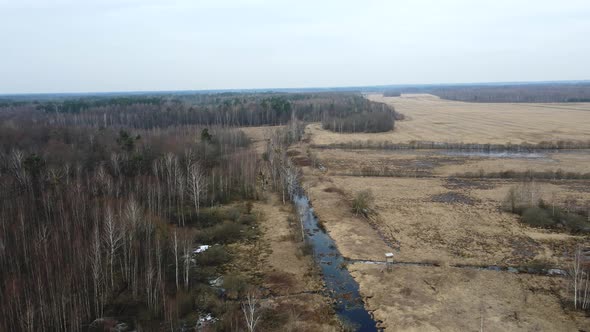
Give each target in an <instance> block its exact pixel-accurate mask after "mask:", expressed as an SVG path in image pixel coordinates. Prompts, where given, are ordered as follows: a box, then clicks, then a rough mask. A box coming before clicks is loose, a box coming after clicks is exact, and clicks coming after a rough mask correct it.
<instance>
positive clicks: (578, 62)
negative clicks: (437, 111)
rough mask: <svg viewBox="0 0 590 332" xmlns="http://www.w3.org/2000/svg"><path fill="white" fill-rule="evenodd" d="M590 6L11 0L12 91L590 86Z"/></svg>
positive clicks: (496, 1) (542, 0)
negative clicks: (532, 83)
mask: <svg viewBox="0 0 590 332" xmlns="http://www.w3.org/2000/svg"><path fill="white" fill-rule="evenodd" d="M589 36H590V1H588V0H579V1H578V0H561V1H555V0H551V1H546V0H510V1H508V0H493V1H487V0H483V1H478V0H429V1H427V0H389V1H380V0H362V1H361V0H358V1H349V0H339V1H334V0H313V1H312V0H297V1H281V0H272V1H271V0H235V1H229V0H47V1H42V0H0V94H10V93H40V92H46V93H58V92H109V91H157V90H203V89H249V88H302V87H334V86H338V87H340V86H365V85H386V84H424V83H434V84H435V83H467V82H515V81H548V80H586V79H590V42H588V41H589V39H588V38H589Z"/></svg>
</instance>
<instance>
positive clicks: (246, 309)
mask: <svg viewBox="0 0 590 332" xmlns="http://www.w3.org/2000/svg"><path fill="white" fill-rule="evenodd" d="M259 309H260V305H259V304H258V300H257V299H256V297H255V296H254V294H253V292H251V291H250V292H248V294H247V295H246V300H245V301H242V312H243V313H244V319H245V320H246V327H247V328H248V331H249V332H254V331H255V330H256V325H258V322H259V321H260V313H259Z"/></svg>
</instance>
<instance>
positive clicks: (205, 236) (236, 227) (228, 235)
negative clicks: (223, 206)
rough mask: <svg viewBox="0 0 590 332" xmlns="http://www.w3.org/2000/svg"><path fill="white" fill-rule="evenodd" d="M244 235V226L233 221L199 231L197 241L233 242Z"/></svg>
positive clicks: (210, 242) (208, 242)
mask: <svg viewBox="0 0 590 332" xmlns="http://www.w3.org/2000/svg"><path fill="white" fill-rule="evenodd" d="M241 237H242V226H241V225H240V224H238V223H235V222H231V221H224V222H223V223H221V224H218V225H215V226H213V227H209V228H206V229H204V230H202V231H201V232H199V234H198V235H197V237H196V240H197V242H200V243H203V244H215V243H232V242H235V241H237V240H239V239H240V238H241Z"/></svg>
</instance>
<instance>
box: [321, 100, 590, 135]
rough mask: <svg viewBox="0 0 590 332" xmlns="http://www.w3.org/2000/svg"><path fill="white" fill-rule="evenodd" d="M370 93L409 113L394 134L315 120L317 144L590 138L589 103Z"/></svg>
mask: <svg viewBox="0 0 590 332" xmlns="http://www.w3.org/2000/svg"><path fill="white" fill-rule="evenodd" d="M367 97H368V98H369V99H370V100H373V101H377V102H384V103H387V104H389V105H393V106H394V107H395V109H396V111H398V112H400V113H402V114H404V115H405V116H406V120H403V121H398V122H396V124H395V130H394V131H393V132H388V133H375V134H337V133H332V132H330V131H326V130H323V129H321V126H320V125H319V124H313V125H311V126H310V132H311V133H312V134H313V135H312V137H313V143H315V144H332V143H343V142H350V141H357V140H360V141H367V140H373V141H388V142H395V143H406V142H410V141H434V142H449V143H494V144H505V143H509V142H510V143H513V144H519V143H523V142H528V143H539V142H542V141H559V140H566V141H590V103H571V104H570V103H568V104H559V103H555V104H522V103H518V104H513V103H466V102H457V101H449V100H443V99H439V98H438V97H436V96H432V95H422V94H416V95H402V97H383V96H382V95H369V96H367Z"/></svg>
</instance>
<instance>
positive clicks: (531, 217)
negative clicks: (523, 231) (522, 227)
mask: <svg viewBox="0 0 590 332" xmlns="http://www.w3.org/2000/svg"><path fill="white" fill-rule="evenodd" d="M522 221H523V222H524V223H526V224H528V225H531V226H538V227H548V226H553V225H555V221H554V220H553V219H551V216H549V213H547V211H546V210H544V209H541V208H538V207H530V208H527V209H525V210H524V212H523V213H522Z"/></svg>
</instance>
